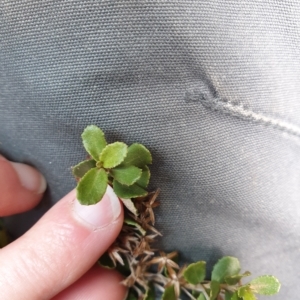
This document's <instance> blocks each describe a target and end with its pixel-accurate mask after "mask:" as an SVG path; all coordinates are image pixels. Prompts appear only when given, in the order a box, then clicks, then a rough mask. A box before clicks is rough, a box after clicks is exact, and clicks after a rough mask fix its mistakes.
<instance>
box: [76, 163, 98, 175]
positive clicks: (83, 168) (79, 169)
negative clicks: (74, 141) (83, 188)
mask: <svg viewBox="0 0 300 300" xmlns="http://www.w3.org/2000/svg"><path fill="white" fill-rule="evenodd" d="M95 167H96V161H95V160H93V159H89V160H84V161H82V162H81V163H79V164H78V165H76V166H75V167H73V168H72V173H73V175H74V176H75V177H77V178H81V177H83V176H84V174H85V173H86V172H87V171H89V170H90V169H92V168H95Z"/></svg>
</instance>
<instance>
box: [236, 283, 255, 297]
mask: <svg viewBox="0 0 300 300" xmlns="http://www.w3.org/2000/svg"><path fill="white" fill-rule="evenodd" d="M237 293H238V296H239V297H240V298H242V299H243V300H256V297H255V295H254V294H253V292H252V291H251V289H250V286H249V285H245V286H241V287H240V288H239V289H238V290H237Z"/></svg>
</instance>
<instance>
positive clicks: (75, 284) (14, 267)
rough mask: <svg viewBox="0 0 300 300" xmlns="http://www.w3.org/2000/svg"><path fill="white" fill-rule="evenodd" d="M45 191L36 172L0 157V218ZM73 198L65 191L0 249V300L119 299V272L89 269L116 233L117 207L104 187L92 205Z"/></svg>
mask: <svg viewBox="0 0 300 300" xmlns="http://www.w3.org/2000/svg"><path fill="white" fill-rule="evenodd" d="M45 189H46V182H45V180H44V178H43V177H42V176H41V175H40V173H39V172H38V171H36V170H35V169H33V168H32V167H30V166H27V165H24V164H20V163H11V162H9V161H8V160H6V159H5V158H4V157H2V156H1V155H0V191H1V193H0V216H8V215H11V214H15V213H20V212H24V211H26V210H29V209H31V208H33V207H34V206H35V205H36V204H37V203H38V202H39V201H40V199H41V197H42V194H43V192H44V191H45ZM75 196H76V194H75V191H74V190H73V191H71V192H70V193H69V194H68V195H66V196H65V197H64V198H62V199H61V200H60V201H59V202H58V203H57V204H56V205H54V206H53V207H52V208H51V209H50V210H49V211H48V212H47V213H46V214H45V215H44V216H43V217H42V218H41V219H40V220H39V221H38V222H37V223H36V224H35V225H34V226H33V227H32V228H31V229H30V230H29V231H28V232H26V233H25V234H24V235H23V236H22V237H20V238H19V239H17V240H16V241H14V242H12V243H11V244H9V245H8V246H6V247H5V248H2V249H1V251H0V266H1V267H0V287H1V288H0V290H1V299H3V300H6V299H7V300H20V299H22V300H41V299H52V300H93V299H95V300H96V299H97V300H99V299H105V300H106V299H107V300H123V299H124V297H125V295H126V288H125V287H123V286H122V285H121V284H120V281H121V280H122V278H121V277H120V275H119V273H117V272H115V271H111V270H107V269H103V268H100V267H99V266H96V265H95V262H96V261H97V260H98V258H99V257H100V256H101V255H102V254H103V253H104V252H105V251H106V250H107V248H108V247H109V246H110V245H111V244H112V242H113V241H114V240H115V239H116V237H117V236H118V234H119V232H120V230H121V227H122V224H123V208H122V205H121V204H120V202H119V199H118V198H117V196H116V195H115V194H114V193H113V191H112V189H111V188H110V187H109V188H108V190H107V192H106V194H105V196H104V198H103V200H102V201H101V202H99V203H98V204H96V205H93V206H82V205H80V204H79V202H78V201H77V200H76V199H75Z"/></svg>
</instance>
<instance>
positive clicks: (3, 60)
mask: <svg viewBox="0 0 300 300" xmlns="http://www.w3.org/2000/svg"><path fill="white" fill-rule="evenodd" d="M299 17H300V2H299V1H298V0H289V1H288V0H285V1H276V0H270V1H257V0H251V1H249V0H244V1H222V0H214V1H200V0H196V1H187V0H182V1H145V0H138V1H132V0H127V1H100V0H99V1H96V0H85V1H66V0H63V1H61V0H59V1H41V0H35V1H11V0H10V1H9V0H4V1H1V15H0V18H1V19H0V20H1V22H0V46H1V48H0V152H1V153H2V154H4V155H6V156H7V157H8V158H10V159H12V160H16V161H21V162H26V163H29V164H31V165H33V166H35V167H37V168H38V169H39V170H41V171H42V172H43V174H45V176H46V178H47V181H48V185H49V189H48V192H47V195H46V197H45V199H44V201H43V203H42V204H41V205H39V207H38V208H36V209H35V210H33V211H32V212H29V213H25V214H22V215H18V216H16V217H12V218H8V219H7V220H6V222H7V224H8V226H9V228H10V230H11V231H12V232H13V233H14V234H15V235H16V236H17V235H19V234H21V233H23V232H24V231H25V230H26V229H28V228H29V227H30V226H31V225H32V224H33V223H34V222H35V221H36V220H37V219H38V218H39V217H40V216H41V215H42V214H43V213H44V212H45V211H46V210H47V209H48V208H49V207H50V206H51V205H52V203H55V202H56V201H58V200H59V199H60V198H61V197H62V196H63V195H64V194H66V193H67V192H68V191H69V190H70V189H72V188H73V187H74V186H75V182H74V180H73V179H72V176H71V173H70V167H71V166H72V165H74V164H76V163H77V162H78V161H80V160H81V159H82V158H84V157H85V155H86V154H85V152H84V150H83V148H82V146H81V141H80V133H81V131H82V130H83V128H84V127H85V126H86V125H88V124H96V125H98V126H100V127H101V128H102V129H103V130H104V131H105V132H106V133H107V137H108V140H109V141H114V140H116V139H122V140H124V141H125V142H128V143H131V142H135V141H138V142H142V143H144V144H145V145H147V146H148V147H149V148H150V149H151V151H152V152H153V154H154V164H153V166H152V168H151V171H152V175H153V176H152V178H153V180H152V188H153V189H155V188H157V187H160V188H161V189H162V193H161V196H160V200H161V203H162V204H161V207H160V208H159V209H158V212H157V214H158V218H157V226H158V228H159V229H160V230H161V231H162V233H163V235H164V237H163V239H162V240H161V241H160V245H161V247H163V248H164V249H165V250H173V249H177V250H179V251H181V252H182V254H183V258H184V259H185V260H187V261H192V260H198V259H204V260H208V262H209V266H210V267H211V265H212V263H214V262H215V261H216V260H217V259H218V258H219V257H220V256H221V255H233V256H237V257H239V258H240V260H241V263H242V266H243V267H244V269H245V270H246V269H249V270H250V271H252V272H253V274H254V275H260V274H274V275H276V276H277V277H278V278H279V279H280V281H281V282H282V284H283V287H282V291H281V293H280V295H279V296H275V297H274V298H273V299H274V300H275V299H282V298H284V299H297V298H298V297H299V296H298V295H299V294H300V286H299V284H298V281H299V270H298V269H299V267H298V266H299V260H300V251H299V249H300V204H299V198H300V185H299V183H300V151H299V150H300V148H299V146H300V140H299V136H300V119H299V113H300V101H299V94H300V84H299V78H300V57H299V49H300V23H299Z"/></svg>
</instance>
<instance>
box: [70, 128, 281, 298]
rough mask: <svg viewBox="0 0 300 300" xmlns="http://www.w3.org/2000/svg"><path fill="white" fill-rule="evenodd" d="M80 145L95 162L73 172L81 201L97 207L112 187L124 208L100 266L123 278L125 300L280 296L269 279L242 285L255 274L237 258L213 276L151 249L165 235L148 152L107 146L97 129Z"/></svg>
mask: <svg viewBox="0 0 300 300" xmlns="http://www.w3.org/2000/svg"><path fill="white" fill-rule="evenodd" d="M82 140H83V144H84V147H85V149H86V150H87V152H88V153H89V154H90V156H91V158H90V159H88V160H85V161H83V162H81V163H80V164H78V165H77V166H75V167H74V168H73V174H74V175H75V177H76V178H77V179H78V181H79V182H78V186H77V198H78V199H79V201H81V203H83V204H86V205H90V204H94V203H97V202H98V201H100V200H101V198H102V197H103V195H104V193H105V190H106V187H107V185H108V184H109V185H112V186H113V189H114V191H115V193H116V194H117V195H118V196H119V198H120V199H121V200H122V201H123V203H124V205H125V207H126V209H125V219H124V224H123V227H122V230H121V232H120V234H119V236H118V238H117V239H116V241H115V242H114V243H113V244H112V245H111V246H110V248H109V249H108V251H107V252H106V253H105V254H104V255H103V256H102V257H101V258H100V259H99V264H100V265H102V266H103V267H106V268H113V269H116V270H118V271H119V272H120V273H121V274H123V276H124V278H125V279H124V280H123V281H122V284H123V285H125V286H127V287H128V288H129V292H128V296H127V300H155V299H158V298H157V297H158V295H159V294H160V299H161V300H177V299H180V297H182V296H183V295H185V296H186V297H188V298H189V299H193V300H255V299H257V298H256V295H274V294H276V293H278V292H279V289H280V283H279V281H278V280H277V279H276V278H275V277H274V276H271V275H264V276H259V277H257V278H255V279H252V280H250V281H249V282H248V283H242V280H244V278H245V277H247V276H250V275H251V274H250V272H248V271H246V272H243V273H241V266H240V263H239V260H238V259H237V258H235V257H231V256H225V257H223V258H221V259H220V260H219V261H218V262H217V263H216V264H215V265H214V267H213V270H212V273H211V276H209V274H207V271H206V262H205V261H198V262H195V263H192V264H189V265H184V266H181V267H180V266H179V264H178V253H177V252H176V251H173V252H171V253H165V252H163V251H158V250H157V249H154V248H153V247H152V244H153V242H154V241H155V240H156V238H157V237H158V236H160V235H161V234H160V233H159V232H158V231H157V230H156V229H155V227H154V224H155V215H154V212H153V209H154V208H155V207H157V206H158V205H159V203H158V202H157V197H158V195H159V190H157V191H156V192H151V193H148V192H147V191H146V187H147V185H148V183H149V179H150V171H149V169H148V167H147V165H148V164H150V163H151V162H152V158H151V154H150V152H149V151H148V150H147V149H146V148H145V147H144V146H143V145H141V144H132V145H131V146H129V147H127V146H126V145H125V144H124V143H120V142H116V143H112V144H109V145H107V143H106V141H105V138H104V134H103V132H102V131H101V130H100V129H99V128H98V127H96V126H94V125H92V126H88V127H87V128H86V129H85V130H84V132H83V134H82ZM207 278H210V280H208V279H207Z"/></svg>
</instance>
